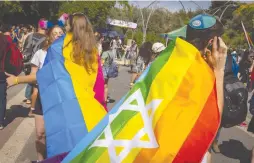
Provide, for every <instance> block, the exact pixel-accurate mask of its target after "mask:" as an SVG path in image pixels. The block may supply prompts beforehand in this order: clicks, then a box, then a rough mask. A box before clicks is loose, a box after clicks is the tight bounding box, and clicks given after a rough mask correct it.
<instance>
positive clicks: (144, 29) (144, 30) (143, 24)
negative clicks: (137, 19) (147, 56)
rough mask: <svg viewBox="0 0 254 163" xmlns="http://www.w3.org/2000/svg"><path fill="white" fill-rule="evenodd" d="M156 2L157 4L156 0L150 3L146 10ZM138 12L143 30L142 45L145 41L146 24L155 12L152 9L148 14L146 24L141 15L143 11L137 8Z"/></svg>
mask: <svg viewBox="0 0 254 163" xmlns="http://www.w3.org/2000/svg"><path fill="white" fill-rule="evenodd" d="M156 2H157V0H156V1H153V2H151V3H150V4H149V5H148V6H147V7H146V8H149V7H150V6H151V5H153V4H154V3H156ZM138 6H139V5H138ZM139 11H140V14H141V19H142V26H143V28H142V29H143V41H142V43H144V42H145V41H146V31H147V27H148V23H149V20H150V17H151V15H152V14H153V12H154V11H155V8H153V9H152V10H151V12H150V13H149V15H148V18H147V21H146V23H145V18H144V15H143V9H142V8H140V7H139Z"/></svg>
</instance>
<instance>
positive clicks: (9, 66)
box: [0, 24, 22, 130]
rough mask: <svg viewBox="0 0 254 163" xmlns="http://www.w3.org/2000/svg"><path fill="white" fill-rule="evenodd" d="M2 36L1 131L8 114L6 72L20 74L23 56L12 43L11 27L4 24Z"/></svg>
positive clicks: (0, 50)
mask: <svg viewBox="0 0 254 163" xmlns="http://www.w3.org/2000/svg"><path fill="white" fill-rule="evenodd" d="M1 31H2V32H3V33H2V34H0V60H1V64H0V69H1V70H0V130H2V129H3V128H4V118H5V112H6V90H7V84H6V75H5V74H4V73H5V72H7V73H11V74H20V72H21V71H22V65H20V64H19V63H22V54H21V53H20V51H19V50H18V49H14V48H16V45H15V44H14V43H13V42H12V37H11V25H9V24H3V25H2V26H1Z"/></svg>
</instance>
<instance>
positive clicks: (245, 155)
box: [219, 139, 251, 163]
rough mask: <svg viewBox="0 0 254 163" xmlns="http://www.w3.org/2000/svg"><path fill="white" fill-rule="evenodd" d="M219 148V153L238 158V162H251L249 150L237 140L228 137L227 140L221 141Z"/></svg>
mask: <svg viewBox="0 0 254 163" xmlns="http://www.w3.org/2000/svg"><path fill="white" fill-rule="evenodd" d="M219 148H220V151H221V154H223V155H224V156H226V157H229V158H233V159H238V160H240V163H250V162H251V151H250V150H248V149H247V148H246V147H245V146H244V145H243V143H242V142H240V141H238V140H233V139H230V140H229V141H223V142H222V144H221V145H220V146H219Z"/></svg>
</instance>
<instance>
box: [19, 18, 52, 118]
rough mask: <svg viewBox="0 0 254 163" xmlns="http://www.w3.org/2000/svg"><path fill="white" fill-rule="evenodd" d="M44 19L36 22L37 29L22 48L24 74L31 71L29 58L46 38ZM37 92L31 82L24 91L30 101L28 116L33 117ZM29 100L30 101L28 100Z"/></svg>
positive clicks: (28, 101)
mask: <svg viewBox="0 0 254 163" xmlns="http://www.w3.org/2000/svg"><path fill="white" fill-rule="evenodd" d="M44 22H45V19H40V20H39V22H38V31H37V32H35V33H33V34H30V35H28V36H27V38H26V40H25V43H24V49H23V55H24V62H25V74H26V75H29V74H30V72H31V63H30V61H31V58H32V56H33V55H34V54H35V52H37V51H38V50H39V49H42V47H43V42H44V40H45V39H46V31H47V27H46V26H45V25H44V24H45V23H44ZM37 94H38V89H37V88H36V87H34V85H33V84H30V83H29V84H28V85H27V87H26V91H25V97H26V99H27V101H26V102H27V104H29V103H31V109H30V112H29V116H30V117H33V114H32V111H33V110H34V107H35V102H36V97H37ZM30 100H31V102H30Z"/></svg>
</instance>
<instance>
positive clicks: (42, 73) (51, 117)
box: [37, 37, 87, 157]
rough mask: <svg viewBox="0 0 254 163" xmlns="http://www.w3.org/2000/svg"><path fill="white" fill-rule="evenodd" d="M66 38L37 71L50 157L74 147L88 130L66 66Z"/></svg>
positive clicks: (48, 54)
mask: <svg viewBox="0 0 254 163" xmlns="http://www.w3.org/2000/svg"><path fill="white" fill-rule="evenodd" d="M63 40H64V37H61V38H60V39H59V40H57V41H56V42H54V43H53V45H52V46H51V47H50V48H49V50H48V53H47V57H46V58H47V62H46V63H45V64H44V66H43V68H42V69H41V70H39V71H38V73H37V81H38V84H39V90H40V96H41V102H42V106H43V113H44V120H45V129H46V137H47V139H46V141H47V142H46V144H47V157H52V156H55V155H58V154H61V153H63V152H69V151H71V150H72V149H73V148H74V147H75V145H76V144H77V143H78V142H79V141H80V140H81V139H82V138H83V137H84V135H86V134H87V128H86V125H85V122H84V118H83V115H82V112H81V109H80V106H79V103H78V100H77V98H76V95H75V92H74V88H73V85H72V80H71V77H70V75H69V73H68V72H67V70H66V68H65V67H64V58H63V56H62V47H63ZM52 94H54V96H53V95H52ZM56 94H57V96H56ZM54 122H59V123H54ZM59 138H60V139H59Z"/></svg>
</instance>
